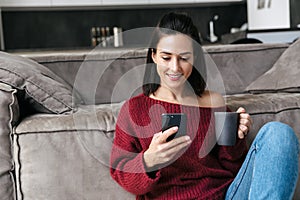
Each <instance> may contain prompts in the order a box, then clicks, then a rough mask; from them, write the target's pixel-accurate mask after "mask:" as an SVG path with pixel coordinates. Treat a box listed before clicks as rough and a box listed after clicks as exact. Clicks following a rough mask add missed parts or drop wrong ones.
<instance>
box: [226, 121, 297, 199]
mask: <svg viewBox="0 0 300 200" xmlns="http://www.w3.org/2000/svg"><path fill="white" fill-rule="evenodd" d="M298 154H299V144H298V139H297V137H296V135H295V133H294V131H293V130H292V128H290V127H289V126H288V125H285V124H282V123H280V122H269V123H267V124H266V125H264V126H263V127H262V128H261V130H260V131H259V133H258V134H257V136H256V138H255V140H254V141H253V143H252V145H251V147H250V149H249V152H248V154H247V156H246V159H245V161H244V163H243V165H242V167H241V169H240V171H239V173H238V174H237V176H236V178H235V179H234V181H233V182H232V184H231V185H230V187H229V188H228V190H227V194H226V199H234V200H243V199H250V200H259V199H272V200H277V199H278V200H281V199H292V197H293V193H294V191H295V187H296V183H297V179H298Z"/></svg>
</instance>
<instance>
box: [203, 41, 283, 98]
mask: <svg viewBox="0 0 300 200" xmlns="http://www.w3.org/2000/svg"><path fill="white" fill-rule="evenodd" d="M288 46H289V45H288V44H235V45H211V46H210V45H209V46H205V47H204V50H205V51H206V52H207V53H208V54H209V56H210V57H211V60H212V61H213V62H214V63H215V64H216V66H217V67H218V70H219V73H220V74H221V76H222V78H223V82H224V86H225V92H226V94H239V93H246V92H247V90H246V88H247V86H248V85H249V84H251V83H252V82H253V81H255V80H256V79H257V78H258V77H260V76H261V75H262V74H264V73H265V72H266V71H268V70H269V69H270V68H271V67H272V66H273V64H274V63H275V62H276V61H277V60H278V58H279V57H280V55H281V54H282V53H283V52H284V51H285V50H286V48H287V47H288ZM207 60H208V61H210V60H209V59H207ZM207 60H206V61H207ZM210 64H211V63H210ZM217 91H218V90H217ZM220 91H221V90H220Z"/></svg>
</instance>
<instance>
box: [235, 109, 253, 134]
mask: <svg viewBox="0 0 300 200" xmlns="http://www.w3.org/2000/svg"><path fill="white" fill-rule="evenodd" d="M236 112H238V113H240V121H239V122H240V123H239V130H238V137H239V138H240V139H243V138H245V136H246V135H247V134H248V132H249V131H250V128H251V126H252V119H251V117H250V115H249V114H248V113H246V109H245V108H242V107H240V108H239V109H238V110H237V111H236Z"/></svg>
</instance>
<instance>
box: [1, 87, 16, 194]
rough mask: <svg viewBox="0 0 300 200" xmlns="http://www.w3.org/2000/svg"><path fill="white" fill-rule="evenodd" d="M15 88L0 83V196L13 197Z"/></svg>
mask: <svg viewBox="0 0 300 200" xmlns="http://www.w3.org/2000/svg"><path fill="white" fill-rule="evenodd" d="M16 92H17V91H16V89H13V88H12V87H10V86H9V85H6V84H4V83H0V113H1V114H0V197H1V199H7V200H13V199H14V192H15V190H14V182H13V175H12V170H13V168H14V166H13V161H12V155H11V149H12V147H11V134H12V127H13V126H14V125H15V124H16V122H17V120H18V118H19V110H18V108H19V107H18V102H17V97H16V95H15V94H16Z"/></svg>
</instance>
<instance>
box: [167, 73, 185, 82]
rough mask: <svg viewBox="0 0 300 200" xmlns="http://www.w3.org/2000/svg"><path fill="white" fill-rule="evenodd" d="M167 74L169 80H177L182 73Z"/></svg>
mask: <svg viewBox="0 0 300 200" xmlns="http://www.w3.org/2000/svg"><path fill="white" fill-rule="evenodd" d="M167 76H168V77H169V79H170V80H171V81H177V80H179V79H180V77H181V76H182V74H168V73H167Z"/></svg>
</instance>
